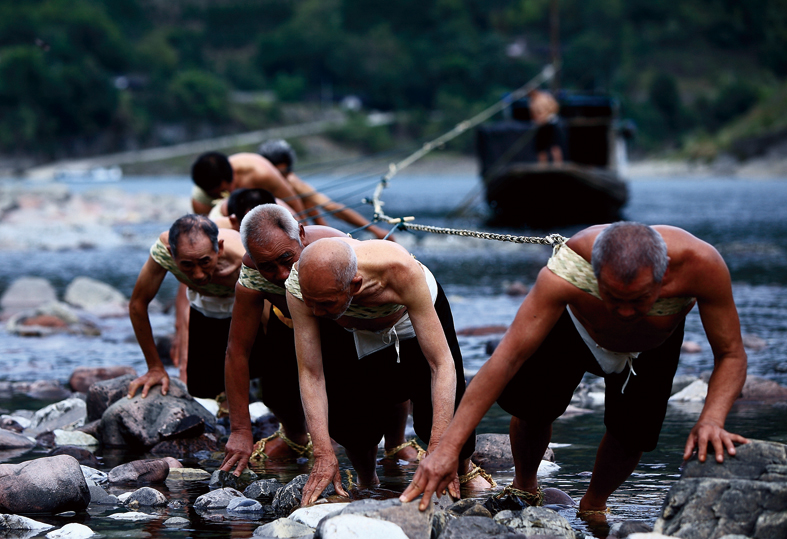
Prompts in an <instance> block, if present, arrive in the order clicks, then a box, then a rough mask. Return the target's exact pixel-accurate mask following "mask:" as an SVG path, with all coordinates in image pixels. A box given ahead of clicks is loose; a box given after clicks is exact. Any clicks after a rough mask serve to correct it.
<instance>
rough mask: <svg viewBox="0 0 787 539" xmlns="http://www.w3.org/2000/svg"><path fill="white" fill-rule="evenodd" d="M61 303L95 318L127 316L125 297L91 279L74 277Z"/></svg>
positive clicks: (117, 291)
mask: <svg viewBox="0 0 787 539" xmlns="http://www.w3.org/2000/svg"><path fill="white" fill-rule="evenodd" d="M63 301H65V302H66V303H68V304H70V305H73V306H74V307H78V308H80V309H84V310H85V311H88V312H89V313H91V314H94V315H97V316H128V300H127V299H126V296H124V295H123V293H122V292H120V291H119V290H117V289H116V288H115V287H113V286H110V285H108V284H107V283H104V282H102V281H99V280H97V279H93V278H91V277H84V276H80V277H75V278H74V280H73V281H71V282H70V283H69V284H68V286H67V287H66V292H65V294H64V295H63Z"/></svg>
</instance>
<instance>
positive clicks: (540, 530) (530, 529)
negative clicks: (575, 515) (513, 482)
mask: <svg viewBox="0 0 787 539" xmlns="http://www.w3.org/2000/svg"><path fill="white" fill-rule="evenodd" d="M494 521H495V522H497V523H499V524H503V525H504V526H508V527H509V528H512V529H513V530H515V531H516V532H518V533H522V534H524V535H528V536H530V535H554V536H556V537H565V538H566V539H575V537H576V536H575V534H574V530H573V529H572V528H571V524H570V523H569V522H568V520H566V519H565V518H564V517H562V516H560V514H558V513H557V512H555V511H553V510H551V509H547V508H546V507H525V508H524V509H522V510H521V511H501V512H499V513H498V514H496V515H495V517H494Z"/></svg>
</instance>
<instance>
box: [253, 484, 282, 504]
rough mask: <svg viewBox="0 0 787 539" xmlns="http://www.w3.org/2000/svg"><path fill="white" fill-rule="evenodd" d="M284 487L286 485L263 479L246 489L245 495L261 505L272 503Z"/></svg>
mask: <svg viewBox="0 0 787 539" xmlns="http://www.w3.org/2000/svg"><path fill="white" fill-rule="evenodd" d="M283 487H284V485H282V484H281V483H279V482H278V481H277V480H275V479H261V480H259V481H255V482H254V483H252V484H251V485H249V486H248V487H246V490H244V491H243V495H244V496H246V497H247V498H252V499H255V500H257V501H258V502H260V503H271V502H272V501H273V497H274V496H275V495H276V492H278V490H279V489H280V488H283Z"/></svg>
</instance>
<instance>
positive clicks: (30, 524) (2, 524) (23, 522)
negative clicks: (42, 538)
mask: <svg viewBox="0 0 787 539" xmlns="http://www.w3.org/2000/svg"><path fill="white" fill-rule="evenodd" d="M52 528H54V526H52V525H50V524H44V523H43V522H38V521H37V520H33V519H32V518H27V517H22V516H19V515H0V530H30V531H39V532H40V531H44V530H51V529H52Z"/></svg>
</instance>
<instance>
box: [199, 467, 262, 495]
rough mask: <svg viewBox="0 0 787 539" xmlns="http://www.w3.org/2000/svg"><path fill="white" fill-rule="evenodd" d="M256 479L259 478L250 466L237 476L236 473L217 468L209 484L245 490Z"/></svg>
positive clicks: (214, 486)
mask: <svg viewBox="0 0 787 539" xmlns="http://www.w3.org/2000/svg"><path fill="white" fill-rule="evenodd" d="M256 480H257V474H256V473H254V472H253V471H252V470H251V469H250V468H246V469H245V470H243V473H241V474H240V477H235V475H234V474H233V473H232V472H225V471H223V470H216V471H215V472H213V474H212V475H211V476H210V483H209V484H208V486H209V487H211V488H225V487H230V488H234V489H237V490H243V489H244V488H246V487H247V486H248V485H249V484H250V483H252V482H254V481H256Z"/></svg>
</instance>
